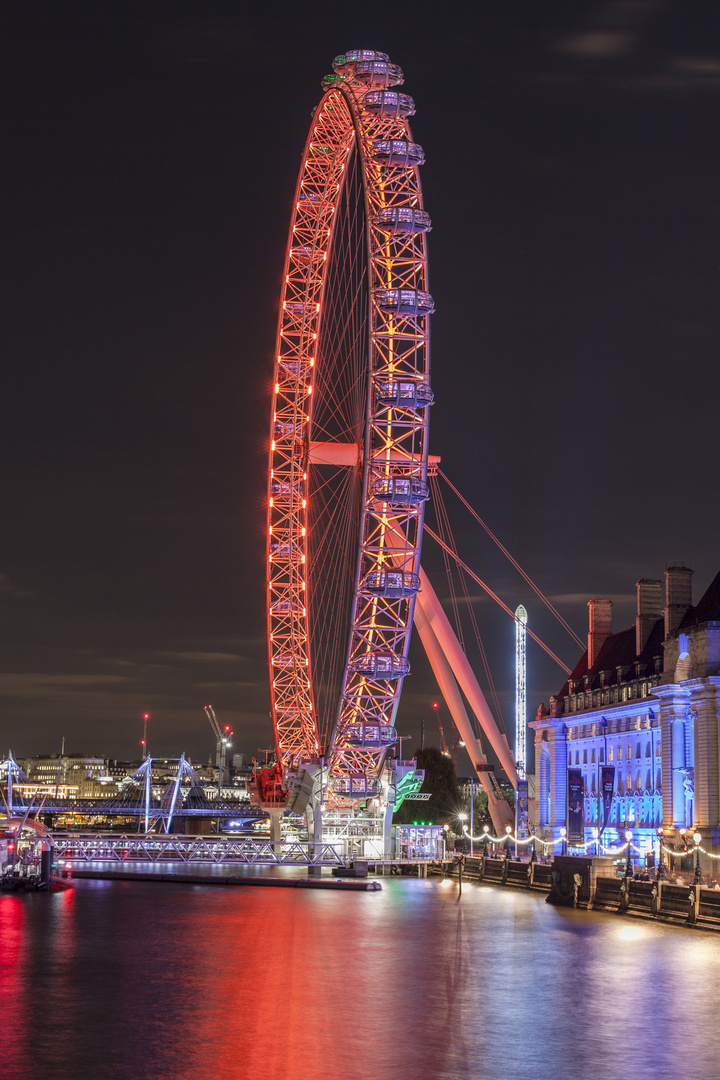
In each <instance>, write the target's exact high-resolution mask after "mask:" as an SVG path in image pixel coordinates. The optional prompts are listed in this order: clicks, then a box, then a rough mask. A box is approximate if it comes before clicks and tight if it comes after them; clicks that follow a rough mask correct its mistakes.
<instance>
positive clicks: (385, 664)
mask: <svg viewBox="0 0 720 1080" xmlns="http://www.w3.org/2000/svg"><path fill="white" fill-rule="evenodd" d="M350 668H351V670H352V671H355V672H357V674H358V675H365V676H367V678H368V679H388V680H389V679H401V678H402V677H403V676H404V675H408V674H409V673H410V661H409V660H408V659H407V657H405V656H398V655H397V654H396V653H391V652H387V653H383V652H375V653H365V654H364V655H363V656H358V657H356V658H355V659H354V660H352V661H351V662H350Z"/></svg>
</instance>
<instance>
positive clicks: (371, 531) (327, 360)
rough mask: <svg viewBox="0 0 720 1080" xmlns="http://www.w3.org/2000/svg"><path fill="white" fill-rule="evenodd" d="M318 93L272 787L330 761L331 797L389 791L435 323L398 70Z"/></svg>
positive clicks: (289, 356) (302, 258)
mask: <svg viewBox="0 0 720 1080" xmlns="http://www.w3.org/2000/svg"><path fill="white" fill-rule="evenodd" d="M333 68H334V74H332V75H329V76H327V77H326V78H325V79H324V80H323V87H324V89H325V93H324V96H323V98H322V100H321V101H320V104H319V105H318V107H317V109H316V110H315V113H314V116H313V120H312V124H311V128H310V133H309V135H308V139H307V143H306V145H305V150H304V153H303V157H302V164H301V167H300V175H299V178H298V183H297V189H296V194H295V203H294V208H293V215H292V221H291V224H290V237H289V242H288V250H287V256H286V262H285V274H284V283H283V293H282V303H281V309H280V316H279V322H278V335H277V347H276V351H275V369H274V390H273V405H272V420H271V449H270V467H269V480H268V538H267V545H268V546H267V606H268V656H269V668H270V690H271V700H272V717H273V727H274V734H275V746H276V751H277V760H278V776H277V780H278V782H279V781H280V779H281V778H282V782H283V786H284V787H286V788H287V787H288V783H289V779H290V777H291V776H292V775H293V774H295V773H296V772H297V770H298V769H299V768H300V767H302V766H303V765H307V764H309V763H311V762H317V761H318V759H320V758H323V759H324V761H325V763H326V765H327V772H326V773H325V774H324V776H325V778H326V779H325V784H326V795H327V797H329V798H330V800H331V802H332V801H333V800H334V801H335V802H336V803H338V802H342V801H348V800H349V801H350V802H351V803H352V802H358V801H361V800H363V799H367V798H368V797H369V796H371V795H372V794H375V793H377V792H378V784H379V780H378V776H379V772H380V767H381V765H382V761H383V758H384V755H385V753H386V751H387V747H388V746H389V745H391V744H392V743H393V742H394V741H395V733H394V728H393V725H394V720H395V714H396V711H397V706H398V702H399V698H400V691H401V688H402V683H403V679H404V677H405V675H407V674H408V672H409V664H408V660H407V653H408V647H409V641H410V631H411V627H412V616H413V608H414V604H415V596H416V593H417V591H418V589H419V576H418V575H419V565H420V544H421V535H422V522H423V513H424V504H425V500H426V499H427V462H428V453H427V429H428V412H429V408H428V407H429V405H430V404H431V403H432V391H431V388H430V383H429V360H430V356H429V316H430V314H431V312H432V310H433V302H432V298H431V296H430V294H429V293H428V291H427V255H426V237H425V234H426V233H427V232H428V231H429V229H430V219H429V217H428V215H427V214H426V213H425V211H424V210H423V207H422V193H421V188H420V178H419V171H418V170H419V166H420V165H421V164H422V162H423V160H424V158H423V151H422V149H421V147H420V146H418V145H417V143H414V142H413V141H412V137H411V133H410V129H409V125H408V120H407V118H408V116H410V115H412V114H413V113H414V111H415V107H414V103H413V101H412V99H411V98H410V97H408V96H407V95H406V94H402V93H400V92H399V91H398V90H396V89H393V87H396V86H397V85H399V84H401V83H402V81H403V76H402V72H401V71H400V69H399V68H398V67H397V66H396V65H394V64H392V63H390V61H389V59H388V57H387V56H386V55H385V54H384V53H380V52H374V51H370V50H357V51H354V52H349V53H346V54H344V55H343V56H339V57H337V58H336V59H335V61H334V62H333Z"/></svg>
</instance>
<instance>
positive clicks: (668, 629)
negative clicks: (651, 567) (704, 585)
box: [665, 566, 693, 637]
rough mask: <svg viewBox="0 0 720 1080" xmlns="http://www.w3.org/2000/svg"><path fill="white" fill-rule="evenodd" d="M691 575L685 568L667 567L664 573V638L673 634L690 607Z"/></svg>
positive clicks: (690, 571)
mask: <svg viewBox="0 0 720 1080" xmlns="http://www.w3.org/2000/svg"><path fill="white" fill-rule="evenodd" d="M692 575H693V572H692V570H690V569H689V568H688V567H687V566H668V568H667V570H666V571H665V637H668V636H669V635H670V634H674V633H675V631H676V630H677V628H678V626H679V625H680V623H681V622H682V621H683V617H684V616H685V613H686V611H687V609H688V608H689V607H690V606H691V605H692V581H691V580H690V579H691V578H692Z"/></svg>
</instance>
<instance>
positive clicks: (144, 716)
mask: <svg viewBox="0 0 720 1080" xmlns="http://www.w3.org/2000/svg"><path fill="white" fill-rule="evenodd" d="M149 719H150V713H149V712H146V713H143V720H149Z"/></svg>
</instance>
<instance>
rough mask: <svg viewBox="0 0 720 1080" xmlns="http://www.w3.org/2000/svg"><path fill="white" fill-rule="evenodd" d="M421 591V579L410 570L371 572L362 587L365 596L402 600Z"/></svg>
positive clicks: (361, 590)
mask: <svg viewBox="0 0 720 1080" xmlns="http://www.w3.org/2000/svg"><path fill="white" fill-rule="evenodd" d="M419 591H420V578H419V576H418V575H417V574H412V573H410V571H409V570H371V572H370V573H369V574H367V575H366V577H365V580H364V581H363V582H362V583H361V585H360V592H361V593H362V595H363V596H384V597H386V598H387V599H389V600H400V599H405V598H409V597H411V596H415V594H416V593H418V592H419Z"/></svg>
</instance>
